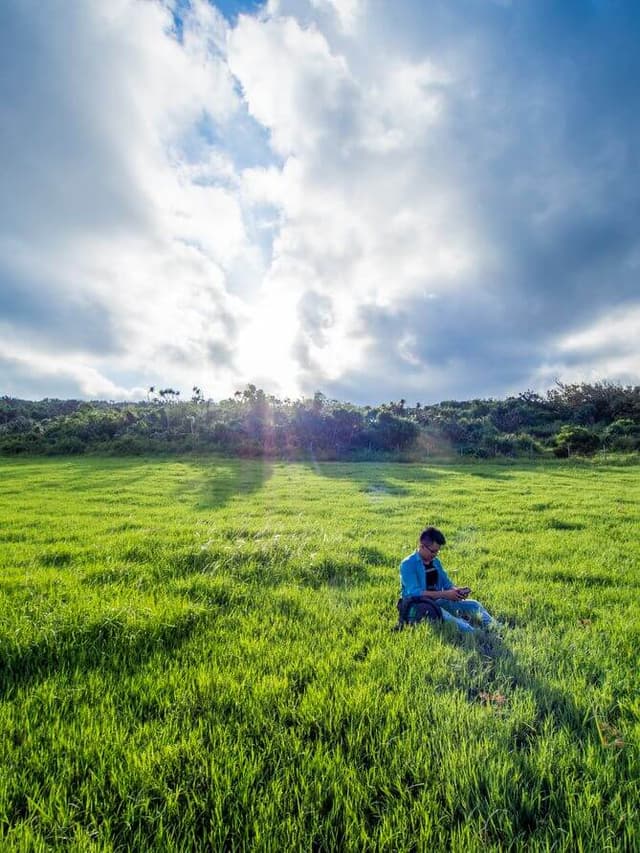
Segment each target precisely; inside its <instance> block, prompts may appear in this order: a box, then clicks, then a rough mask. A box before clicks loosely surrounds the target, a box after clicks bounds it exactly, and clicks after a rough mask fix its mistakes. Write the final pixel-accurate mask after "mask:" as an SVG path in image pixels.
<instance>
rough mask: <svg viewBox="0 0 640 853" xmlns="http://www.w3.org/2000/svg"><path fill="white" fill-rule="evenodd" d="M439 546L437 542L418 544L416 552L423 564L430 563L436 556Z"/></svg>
mask: <svg viewBox="0 0 640 853" xmlns="http://www.w3.org/2000/svg"><path fill="white" fill-rule="evenodd" d="M439 550H440V546H439V545H438V543H437V542H428V541H427V542H420V544H419V546H418V551H419V553H420V556H421V557H422V559H423V560H424V561H425V563H430V562H431V560H433V558H434V557H437V556H438V551H439Z"/></svg>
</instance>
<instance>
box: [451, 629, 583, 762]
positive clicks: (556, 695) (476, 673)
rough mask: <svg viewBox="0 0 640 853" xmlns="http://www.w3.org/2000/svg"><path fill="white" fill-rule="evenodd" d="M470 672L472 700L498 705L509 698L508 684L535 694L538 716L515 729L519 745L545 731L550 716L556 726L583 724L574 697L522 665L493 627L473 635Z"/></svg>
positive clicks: (575, 727) (526, 743) (578, 725)
mask: <svg viewBox="0 0 640 853" xmlns="http://www.w3.org/2000/svg"><path fill="white" fill-rule="evenodd" d="M466 636H468V635H466ZM466 648H469V647H468V646H466ZM467 672H468V675H469V680H470V682H471V686H470V687H469V688H468V689H467V698H468V700H469V701H470V702H483V703H485V704H487V705H494V706H496V705H498V706H499V705H500V704H501V703H502V702H504V701H506V700H507V696H505V695H504V694H503V692H502V691H503V690H505V688H506V689H507V690H514V689H516V688H518V687H519V688H522V689H523V690H528V691H530V692H531V693H532V694H533V697H534V700H535V703H536V708H537V713H536V719H535V722H534V724H533V725H530V724H528V723H523V724H522V725H521V726H519V727H518V729H517V730H516V731H515V732H514V740H515V743H516V746H518V747H525V746H527V745H528V744H529V743H531V742H533V741H534V740H535V739H536V737H538V735H540V734H542V731H543V727H544V726H543V724H544V723H545V722H546V721H547V720H549V719H550V720H552V721H553V723H554V724H555V726H556V727H558V726H568V727H570V728H571V729H572V730H574V731H576V730H578V729H579V728H581V726H582V723H583V717H584V713H583V712H582V711H580V709H579V708H578V706H577V705H576V703H575V701H574V699H573V697H572V696H571V695H569V694H567V693H565V692H563V691H562V690H558V689H557V688H555V687H552V686H550V685H549V684H548V683H547V682H546V681H544V680H543V679H541V678H539V677H537V676H535V675H533V674H532V673H531V672H530V671H528V670H527V669H526V668H525V667H523V666H521V665H520V663H519V662H518V660H517V658H516V656H515V655H514V654H513V652H512V651H511V649H510V648H509V647H508V645H507V644H506V642H505V641H504V640H501V639H500V638H499V637H498V636H496V635H495V634H494V633H493V632H491V631H482V630H477V631H476V633H475V634H474V635H473V636H472V638H471V648H469V654H468V657H467Z"/></svg>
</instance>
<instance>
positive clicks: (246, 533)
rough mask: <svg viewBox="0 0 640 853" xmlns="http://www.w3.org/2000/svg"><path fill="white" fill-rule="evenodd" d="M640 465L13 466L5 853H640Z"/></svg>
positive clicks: (5, 568) (7, 489) (2, 809)
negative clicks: (412, 602) (487, 614)
mask: <svg viewBox="0 0 640 853" xmlns="http://www.w3.org/2000/svg"><path fill="white" fill-rule="evenodd" d="M638 474H639V469H638V467H634V466H628V467H625V466H624V465H623V464H621V463H616V462H615V461H609V462H606V461H600V462H597V463H582V464H581V463H573V462H544V463H539V464H533V463H532V464H519V463H518V464H516V463H514V464H511V465H492V464H485V463H476V464H460V465H447V466H445V465H442V466H430V465H419V464H411V465H401V464H348V463H323V464H319V465H312V464H308V465H305V464H286V463H268V462H260V461H242V460H223V459H201V460H193V459H189V460H175V459H168V460H164V459H157V458H156V459H146V460H145V459H142V460H141V459H134V460H131V459H96V458H79V459H37V460H33V459H32V460H18V461H13V460H2V461H0V560H1V570H0V753H1V758H0V766H1V768H2V771H1V772H0V849H1V850H3V851H4V850H10V851H12V850H18V851H29V853H31V851H48V850H64V851H85V850H86V851H111V850H121V851H125V850H135V851H141V850H154V851H164V850H166V851H172V850H175V851H192V850H194V851H195V850H214V851H215V850H239V851H240V850H259V851H262V850H264V851H297V850H301V851H305V850H308V851H320V850H326V851H338V850H339V851H378V850H381V851H382V850H384V851H387V850H388V851H411V850H415V851H422V850H438V851H439V850H442V851H444V850H451V849H453V850H460V851H476V850H477V851H479V850H483V851H486V850H541V851H542V850H544V851H551V850H567V851H607V850H629V851H635V850H640V821H639V818H638V805H639V802H640V782H639V780H640V755H639V747H640V691H639V690H638V684H639V677H638V670H639V665H638V663H639V653H638V649H639V647H640V594H639V593H640V570H639V568H638V558H637V553H638V548H637V544H638V531H639V529H640V510H639V507H640V501H639V498H640V478H639V476H638ZM429 523H432V524H435V525H437V526H438V527H440V528H442V529H443V531H444V532H445V534H446V535H447V538H448V544H447V547H446V548H445V549H443V552H442V562H443V564H444V566H445V568H446V569H447V571H448V573H449V574H450V575H451V577H452V578H453V580H454V582H456V583H460V584H461V585H462V584H465V585H469V586H471V587H472V588H473V596H474V597H476V598H478V599H479V600H481V601H482V602H483V603H484V604H485V605H486V606H487V608H488V609H489V610H490V611H491V612H492V613H493V614H494V615H495V616H496V617H497V618H499V619H500V620H501V622H503V623H504V625H505V627H504V629H503V631H502V637H501V638H499V637H496V636H495V635H493V634H485V633H483V632H476V634H474V635H472V636H464V635H460V634H457V633H456V632H455V630H453V631H452V630H450V629H448V626H442V625H439V624H438V625H433V624H423V625H419V626H417V627H416V628H413V629H407V630H405V631H403V632H399V633H398V632H394V631H392V630H391V629H392V626H393V624H394V622H395V615H396V614H395V601H396V599H397V595H398V586H399V584H398V563H399V561H400V559H401V558H402V557H404V556H406V555H407V554H408V553H409V552H410V551H412V550H413V548H414V547H415V540H416V537H417V535H418V533H419V531H420V529H421V528H422V527H423V526H424V525H425V524H429Z"/></svg>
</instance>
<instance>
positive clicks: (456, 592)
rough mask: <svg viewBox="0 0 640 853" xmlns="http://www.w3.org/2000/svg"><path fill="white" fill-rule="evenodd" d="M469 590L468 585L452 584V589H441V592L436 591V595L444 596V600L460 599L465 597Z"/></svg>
mask: <svg viewBox="0 0 640 853" xmlns="http://www.w3.org/2000/svg"><path fill="white" fill-rule="evenodd" d="M470 592H471V590H470V589H469V587H456V586H454V587H453V589H443V590H442V592H440V593H438V597H439V598H444V599H445V600H446V601H460V600H461V599H463V598H466V597H467V596H468V595H469V593H470Z"/></svg>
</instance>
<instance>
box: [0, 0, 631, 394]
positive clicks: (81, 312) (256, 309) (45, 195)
mask: <svg viewBox="0 0 640 853" xmlns="http://www.w3.org/2000/svg"><path fill="white" fill-rule="evenodd" d="M639 43H640V4H638V3H637V0H628V2H627V0H562V2H558V0H417V2H413V0H394V2H389V0H269V2H266V3H263V4H261V3H256V2H250V1H249V0H247V2H243V3H238V2H234V0H224V2H223V0H220V2H218V3H216V4H214V3H212V2H207V0H109V2H108V3H105V2H104V0H44V2H43V0H3V2H2V3H1V4H0V394H7V395H10V396H14V397H21V398H26V399H40V398H42V397H61V398H80V399H112V400H137V399H144V398H145V397H146V395H147V391H148V389H149V388H150V387H151V386H154V387H156V388H163V387H172V388H175V389H179V390H180V391H181V394H182V397H184V398H188V397H189V396H190V395H191V389H192V387H193V386H194V385H196V386H198V387H199V388H201V389H202V392H203V393H204V395H205V396H206V397H209V398H213V399H216V400H217V399H222V398H224V397H228V396H231V395H232V394H233V393H234V391H236V390H241V389H243V388H244V387H245V386H246V385H247V384H248V383H253V384H255V385H256V386H258V387H261V388H263V389H264V390H265V391H267V392H268V393H271V394H275V395H276V396H278V397H280V398H291V399H295V398H298V397H301V396H311V395H313V394H314V393H315V392H316V391H321V392H323V393H324V394H325V395H326V396H328V397H329V398H333V399H338V400H345V401H350V402H353V403H357V404H371V405H375V404H376V403H380V402H383V401H389V400H397V399H400V398H404V399H406V400H407V401H408V402H409V403H411V404H413V403H414V402H416V401H419V402H422V403H434V402H438V401H441V400H451V399H458V400H463V399H470V398H476V397H481V398H482V397H485V398H486V397H494V398H495V397H498V398H500V397H505V396H507V395H510V394H518V393H519V392H522V391H525V390H527V389H531V390H536V391H539V392H541V393H544V391H545V390H546V389H548V388H550V387H552V386H553V385H554V383H555V382H556V381H561V382H582V381H586V382H595V381H602V380H608V381H613V382H620V383H622V384H633V385H635V384H639V383H640V343H639V342H640V280H639V279H640V275H639V274H640V227H639V226H640V164H639V163H638V160H639V158H640V88H639V87H638V80H639V79H640V50H638V44H639Z"/></svg>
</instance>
